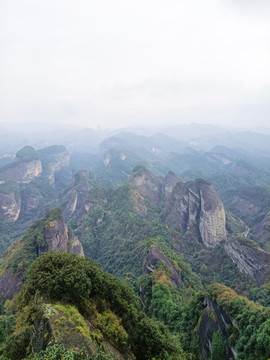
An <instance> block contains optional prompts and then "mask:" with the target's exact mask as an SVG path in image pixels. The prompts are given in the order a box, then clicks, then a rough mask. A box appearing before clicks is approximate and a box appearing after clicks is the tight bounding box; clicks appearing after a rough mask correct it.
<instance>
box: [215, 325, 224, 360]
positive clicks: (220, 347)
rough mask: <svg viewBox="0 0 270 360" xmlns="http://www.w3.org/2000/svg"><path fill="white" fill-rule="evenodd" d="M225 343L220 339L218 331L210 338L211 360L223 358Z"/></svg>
mask: <svg viewBox="0 0 270 360" xmlns="http://www.w3.org/2000/svg"><path fill="white" fill-rule="evenodd" d="M225 346H226V343H225V341H224V339H223V338H222V335H221V333H220V331H216V332H215V333H214V334H213V337H212V345H211V360H221V359H224V356H225Z"/></svg>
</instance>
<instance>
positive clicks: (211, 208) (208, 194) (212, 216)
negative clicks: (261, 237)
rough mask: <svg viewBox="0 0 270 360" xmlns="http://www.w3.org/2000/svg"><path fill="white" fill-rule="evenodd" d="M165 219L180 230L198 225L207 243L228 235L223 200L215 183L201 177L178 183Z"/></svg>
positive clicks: (216, 241) (217, 240)
mask: <svg viewBox="0 0 270 360" xmlns="http://www.w3.org/2000/svg"><path fill="white" fill-rule="evenodd" d="M165 221H167V222H169V223H170V224H171V225H173V226H174V227H175V228H176V229H177V230H179V231H183V232H186V231H189V230H192V229H196V230H197V233H198V234H199V235H200V238H201V240H202V242H203V244H204V245H205V246H207V247H209V246H214V245H216V244H217V243H219V242H220V241H221V240H224V239H226V238H227V234H226V228H225V225H226V216H225V210H224V207H223V204H222V201H221V200H220V198H219V196H218V195H217V193H216V192H215V190H214V189H213V188H212V186H211V185H209V184H208V183H206V182H203V181H201V180H198V181H196V182H189V183H185V184H183V183H178V184H177V185H176V186H175V188H174V190H173V192H172V195H171V199H170V200H169V202H168V204H167V208H166V212H165Z"/></svg>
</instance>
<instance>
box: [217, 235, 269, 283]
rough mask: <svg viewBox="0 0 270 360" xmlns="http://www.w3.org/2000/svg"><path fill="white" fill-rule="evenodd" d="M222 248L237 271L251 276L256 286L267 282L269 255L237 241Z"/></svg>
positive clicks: (230, 242)
mask: <svg viewBox="0 0 270 360" xmlns="http://www.w3.org/2000/svg"><path fill="white" fill-rule="evenodd" d="M224 248H225V251H226V252H227V254H228V255H229V257H230V258H231V259H232V261H233V262H234V263H235V264H236V265H237V267H238V269H239V270H240V271H241V272H243V273H246V274H249V275H251V276H252V277H253V278H254V279H255V280H256V281H257V283H258V285H262V284H264V283H265V282H266V281H269V279H270V253H268V252H266V251H263V250H261V249H259V248H255V247H252V246H249V245H247V244H244V243H241V242H240V241H237V240H232V241H229V242H227V243H226V244H225V245H224Z"/></svg>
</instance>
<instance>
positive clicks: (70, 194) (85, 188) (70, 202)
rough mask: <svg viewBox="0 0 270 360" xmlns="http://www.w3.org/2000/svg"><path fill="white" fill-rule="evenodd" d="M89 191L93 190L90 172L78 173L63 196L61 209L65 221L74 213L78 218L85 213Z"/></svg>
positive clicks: (82, 171)
mask: <svg viewBox="0 0 270 360" xmlns="http://www.w3.org/2000/svg"><path fill="white" fill-rule="evenodd" d="M91 189H93V178H92V176H91V174H90V172H89V171H87V170H81V171H79V172H78V173H77V174H76V175H75V178H74V181H73V182H72V183H71V184H70V186H69V187H68V189H67V190H66V191H65V194H64V199H63V203H62V207H63V209H64V210H63V213H64V217H65V219H68V218H70V217H71V216H72V215H73V214H74V212H76V214H77V215H78V216H83V215H84V214H85V213H86V205H87V204H86V198H87V195H88V193H89V190H91Z"/></svg>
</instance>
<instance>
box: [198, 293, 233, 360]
mask: <svg viewBox="0 0 270 360" xmlns="http://www.w3.org/2000/svg"><path fill="white" fill-rule="evenodd" d="M204 306H205V309H204V311H203V313H202V318H201V322H200V326H199V329H198V335H199V341H200V344H201V348H202V354H203V357H204V358H205V359H209V358H210V355H211V344H212V337H213V334H214V332H216V331H218V330H219V331H220V332H221V334H222V337H223V339H224V340H227V339H228V334H227V330H226V328H227V326H228V325H232V320H231V318H230V316H229V315H228V314H227V313H226V312H225V311H224V310H223V309H221V308H220V307H219V306H218V305H217V304H216V303H215V302H214V301H212V300H211V299H209V298H207V297H206V298H205V299H204ZM233 359H236V353H235V351H234V349H233V348H231V347H229V346H228V345H227V346H226V351H225V357H224V360H233Z"/></svg>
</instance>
